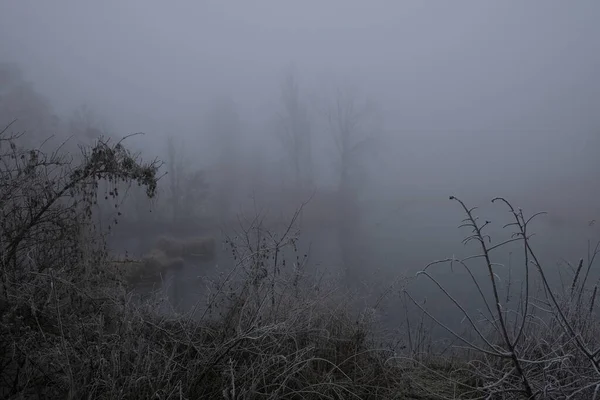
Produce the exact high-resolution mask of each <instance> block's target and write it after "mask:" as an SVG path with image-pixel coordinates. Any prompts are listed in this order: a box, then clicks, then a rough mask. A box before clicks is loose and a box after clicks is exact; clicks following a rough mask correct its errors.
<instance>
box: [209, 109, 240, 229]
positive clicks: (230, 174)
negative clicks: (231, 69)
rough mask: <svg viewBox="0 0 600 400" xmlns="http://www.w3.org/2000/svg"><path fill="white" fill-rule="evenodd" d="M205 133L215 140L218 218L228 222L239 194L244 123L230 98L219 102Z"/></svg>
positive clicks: (214, 172)
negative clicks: (242, 124)
mask: <svg viewBox="0 0 600 400" xmlns="http://www.w3.org/2000/svg"><path fill="white" fill-rule="evenodd" d="M205 129H206V131H207V133H208V135H209V137H210V138H211V139H212V143H213V145H214V154H215V157H216V159H215V160H214V162H215V165H214V167H213V179H212V182H213V183H212V184H211V186H212V187H214V190H213V191H212V193H213V195H214V198H213V200H214V202H215V207H216V214H217V216H218V218H219V220H220V221H221V222H225V221H226V220H227V219H228V218H229V216H230V214H231V211H232V208H233V204H234V200H235V198H236V195H237V194H238V184H239V183H240V182H239V179H240V174H241V171H240V169H241V167H240V160H241V148H240V147H241V139H242V137H241V133H242V130H241V121H240V116H239V114H238V111H237V108H236V105H235V103H234V102H233V100H232V99H231V98H228V97H222V98H220V99H218V100H217V101H216V102H215V104H214V106H213V108H212V109H211V110H210V111H209V113H208V115H207V118H206V128H205Z"/></svg>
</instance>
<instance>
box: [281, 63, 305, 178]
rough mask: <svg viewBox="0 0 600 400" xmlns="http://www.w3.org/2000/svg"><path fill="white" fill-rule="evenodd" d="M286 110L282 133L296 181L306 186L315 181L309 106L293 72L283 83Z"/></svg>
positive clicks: (284, 107)
mask: <svg viewBox="0 0 600 400" xmlns="http://www.w3.org/2000/svg"><path fill="white" fill-rule="evenodd" d="M281 104H282V109H281V111H280V112H279V113H278V133H279V137H280V139H281V143H282V145H283V148H284V150H285V152H286V155H287V157H288V159H289V160H290V163H291V166H292V170H293V174H294V183H295V185H296V187H297V188H299V189H304V188H306V187H307V186H309V185H310V184H311V183H312V178H313V176H312V173H313V171H312V167H313V166H312V148H311V146H312V144H311V125H310V120H309V115H308V109H307V107H306V105H305V104H304V102H303V101H302V99H301V96H300V90H299V85H298V81H297V78H296V77H295V75H294V73H293V72H289V73H288V74H287V75H286V77H285V79H284V81H283V83H282V85H281Z"/></svg>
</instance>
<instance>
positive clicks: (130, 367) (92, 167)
mask: <svg viewBox="0 0 600 400" xmlns="http://www.w3.org/2000/svg"><path fill="white" fill-rule="evenodd" d="M18 139H19V137H18V135H16V136H15V135H10V134H8V129H5V130H3V131H2V137H1V140H0V151H1V154H0V175H1V176H0V177H1V178H2V181H3V185H2V188H1V189H0V201H1V203H0V205H1V206H2V213H3V218H2V225H1V226H0V228H1V232H0V235H1V247H0V251H1V254H0V260H1V264H0V267H1V268H0V272H1V277H2V287H1V292H0V298H1V301H0V315H1V318H0V397H2V398H14V399H17V398H70V399H75V398H106V399H115V398H139V399H148V398H160V399H167V398H181V399H183V398H189V399H192V398H224V399H258V398H272V399H280V398H307V399H310V398H334V399H342V398H344V399H345V398H356V399H369V398H373V399H376V398H393V397H397V396H402V394H403V393H404V394H405V393H406V391H407V390H409V389H410V385H409V384H408V382H409V375H407V373H405V372H403V369H402V368H401V367H400V366H398V365H396V364H394V363H388V360H389V359H390V355H391V351H392V350H391V349H388V350H384V349H382V350H380V349H378V348H377V347H376V346H375V342H374V338H373V337H372V335H371V334H370V325H371V323H372V318H371V316H370V315H369V314H364V313H363V314H361V315H360V316H359V317H358V319H357V318H356V316H353V315H352V314H351V313H349V312H348V310H347V307H345V304H344V302H343V300H344V299H338V298H336V296H335V292H333V291H329V290H327V289H326V287H324V286H322V285H321V286H319V285H316V284H313V283H310V281H308V280H306V279H305V278H304V277H303V267H304V264H305V262H306V259H305V257H303V255H302V256H300V255H298V254H297V250H296V246H295V243H296V241H297V230H296V228H295V222H296V219H297V218H298V215H299V213H300V211H301V209H300V210H299V211H298V212H297V213H295V214H294V216H292V218H291V221H290V222H289V224H288V225H286V226H283V227H281V229H277V231H272V230H269V229H267V228H266V227H265V224H263V222H262V221H263V219H262V217H261V216H260V215H259V216H256V217H255V218H252V219H249V220H241V222H240V229H239V231H238V232H237V235H236V236H235V237H234V238H231V239H230V240H229V241H228V245H229V246H230V249H231V251H232V257H234V259H235V260H236V263H235V268H234V269H233V270H231V271H228V272H227V273H226V274H225V275H223V276H222V277H221V279H220V280H219V281H218V282H214V283H213V284H212V285H211V289H212V290H211V292H210V295H209V296H208V299H207V301H208V302H207V303H206V304H205V303H204V302H203V301H201V300H199V303H198V307H196V308H195V309H194V310H192V311H191V312H190V313H188V314H185V315H178V314H172V315H169V316H165V315H164V313H160V312H159V304H158V300H160V299H157V302H146V303H140V301H139V298H136V297H137V296H135V295H134V294H133V293H129V292H127V291H126V290H125V286H124V284H123V283H124V282H123V281H124V280H123V275H124V274H123V273H122V268H123V265H122V264H119V263H115V262H114V261H115V260H112V259H111V257H110V256H109V254H108V252H107V250H106V248H105V246H104V237H103V233H104V231H103V230H102V229H100V228H99V226H98V224H97V218H96V217H97V215H96V213H95V209H96V208H97V207H98V206H99V203H101V202H102V201H107V200H108V199H110V198H111V197H118V196H121V194H120V193H119V185H120V184H123V183H134V184H139V185H141V186H144V187H145V188H146V193H147V195H148V196H150V197H152V196H154V194H155V190H156V184H157V173H158V170H159V167H160V163H158V162H156V161H155V162H151V163H142V162H141V161H140V160H138V159H137V158H136V157H134V156H133V155H132V154H131V153H130V152H128V151H127V150H126V148H125V147H124V146H123V144H122V143H121V142H119V143H115V144H111V143H110V141H108V140H106V141H105V140H102V139H100V140H98V141H97V143H96V144H95V145H94V146H93V147H90V148H82V153H81V156H80V157H77V158H76V159H69V158H67V157H66V156H65V155H61V154H60V151H55V152H51V153H46V152H43V151H42V150H41V149H28V148H21V147H19V144H18V142H19V141H18ZM59 150H60V149H59ZM102 182H104V183H102ZM101 183H102V184H101ZM103 185H104V186H106V187H107V193H102V190H101V187H102V186H103ZM103 197H104V198H103Z"/></svg>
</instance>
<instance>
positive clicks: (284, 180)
mask: <svg viewBox="0 0 600 400" xmlns="http://www.w3.org/2000/svg"><path fill="white" fill-rule="evenodd" d="M598 15H600V4H599V3H598V2H595V1H591V0H589V1H578V2H576V3H572V2H564V1H554V0H552V1H550V0H548V1H544V2H541V1H538V2H520V1H502V2H476V1H461V2H441V1H438V2H433V1H432V2H422V1H402V2H400V1H391V0H390V1H383V0H382V1H374V2H365V1H358V0H344V1H341V0H332V1H314V0H308V1H302V2H300V1H296V2H291V1H275V0H269V1H267V0H260V1H258V0H257V1H235V2H234V1H173V2H164V1H142V0H130V1H117V0H107V1H102V2H90V1H75V0H72V1H64V0H55V1H51V2H50V1H45V2H42V1H29V0H21V1H4V2H2V3H1V4H0V61H1V62H3V63H10V64H14V65H17V66H18V68H20V70H21V71H22V74H23V77H24V80H26V81H29V82H31V84H32V85H33V88H34V89H35V91H36V92H37V93H39V94H40V96H43V97H45V98H46V99H47V101H48V103H49V104H50V106H51V109H52V112H51V113H52V114H53V115H56V117H57V120H59V121H60V124H58V125H56V126H55V127H53V128H48V126H45V127H44V129H42V130H41V131H39V132H38V133H39V137H40V138H43V137H46V136H50V135H51V134H57V133H59V131H61V130H62V133H63V134H66V135H71V134H75V133H76V132H73V131H72V130H73V126H74V125H73V124H70V125H69V123H68V121H69V120H70V119H71V120H72V119H73V115H74V114H73V113H74V112H75V111H76V110H81V107H82V105H86V106H87V110H91V111H90V113H93V115H95V116H96V117H95V118H96V119H95V120H94V121H96V122H97V126H95V128H98V129H100V130H104V131H108V132H109V133H110V134H112V135H114V136H117V137H122V136H124V135H127V134H130V133H134V132H144V133H145V134H144V135H140V136H135V137H132V138H130V140H129V141H128V143H129V144H130V145H131V146H132V147H134V148H135V149H137V150H140V151H141V152H142V154H143V156H144V157H145V158H153V157H158V158H160V159H162V160H165V168H164V169H165V170H167V171H168V173H169V175H167V176H166V177H165V180H164V187H163V189H164V190H163V192H162V194H161V195H162V200H161V195H159V199H158V200H157V201H158V202H159V204H161V205H158V206H156V207H158V208H157V210H159V211H161V210H162V211H164V212H165V213H167V214H168V213H169V211H168V210H167V209H168V208H169V207H170V205H169V204H171V203H169V200H168V199H169V197H168V196H169V194H168V193H167V192H168V182H169V179H170V177H171V176H174V175H173V171H171V170H173V169H177V168H179V169H181V170H182V171H183V169H184V168H188V169H190V170H194V171H195V170H198V171H202V173H203V174H205V175H206V176H207V178H206V180H208V181H210V183H209V184H208V187H209V189H208V191H209V192H210V193H211V194H210V195H209V197H210V196H217V197H218V199H220V200H216V203H218V207H217V206H210V205H207V206H206V207H204V206H202V207H201V208H202V210H204V211H202V210H201V211H198V215H199V216H198V218H205V219H206V218H208V219H210V218H212V217H215V216H216V215H217V214H218V215H219V221H220V222H221V223H223V221H234V220H235V218H234V216H235V215H236V213H238V212H241V210H242V209H243V210H244V211H245V212H248V210H251V209H253V207H252V204H254V207H256V202H257V201H258V200H257V198H258V199H260V201H258V202H259V203H260V207H259V208H261V209H265V210H267V209H269V210H271V209H273V210H285V211H286V212H287V213H288V214H287V215H289V213H290V212H292V211H293V209H294V208H296V207H298V206H299V205H300V204H301V203H302V201H304V200H306V199H308V198H310V196H311V194H312V193H317V194H318V193H333V192H335V193H338V194H340V193H342V194H343V195H346V194H351V195H352V200H348V199H347V198H346V197H344V199H345V200H343V201H342V200H340V198H336V199H337V200H335V201H334V203H336V206H332V205H331V204H330V205H329V206H327V205H321V206H320V207H322V208H323V209H324V211H321V214H319V213H318V212H317V211H315V216H314V217H313V218H314V220H317V221H322V220H323V219H324V218H323V217H324V216H325V215H329V214H331V213H332V210H333V209H334V208H335V209H342V215H343V216H344V217H342V221H340V220H335V221H333V222H332V224H331V226H333V227H334V228H337V229H338V230H337V231H334V233H330V232H329V231H328V230H327V229H325V228H322V227H321V225H319V224H316V223H314V221H313V224H312V225H311V224H310V223H307V225H306V226H305V228H306V229H303V230H302V232H301V237H302V238H303V240H304V242H303V243H304V244H305V246H306V248H308V246H309V245H308V244H309V243H312V244H311V245H310V249H311V256H310V263H311V264H314V265H315V266H320V267H322V268H324V269H327V268H332V269H336V268H338V269H344V268H345V267H344V266H343V264H347V263H349V262H352V263H355V264H356V265H358V267H355V269H358V270H359V271H360V277H357V278H355V279H356V280H358V281H361V282H362V281H365V280H368V279H367V278H372V279H373V280H376V278H377V277H378V278H377V279H380V281H383V282H389V281H390V279H392V278H393V277H396V276H400V275H402V274H406V275H410V276H412V275H414V272H415V271H417V270H419V269H421V268H423V267H424V266H425V265H426V264H427V263H428V262H429V261H432V260H434V259H436V258H441V257H447V256H452V254H455V253H461V252H467V253H468V250H464V248H463V246H462V244H461V243H460V239H461V238H462V237H463V236H464V233H465V232H464V230H463V231H460V230H457V229H456V227H457V226H458V225H460V221H461V220H462V218H463V215H462V213H461V209H460V207H458V206H457V204H456V203H452V202H450V201H449V200H448V197H449V196H450V195H455V196H458V197H459V198H461V199H462V200H464V201H466V202H467V203H468V204H469V205H470V206H475V205H477V206H484V207H482V209H481V212H482V213H488V215H489V216H488V217H483V216H482V218H483V219H485V218H490V219H492V220H493V222H495V221H498V220H499V221H498V222H497V224H498V225H499V227H498V229H500V227H501V226H502V225H503V224H504V223H506V222H510V221H506V220H503V219H502V218H505V217H506V215H505V213H504V214H503V212H504V210H503V209H502V208H501V207H500V211H497V210H498V206H497V205H495V206H492V205H490V204H489V200H491V199H492V198H493V197H496V196H505V197H507V198H508V199H513V200H514V201H515V202H516V205H517V206H519V207H521V206H522V207H523V208H524V209H525V210H526V211H527V212H528V213H530V214H531V213H534V212H537V211H548V212H549V213H550V215H549V216H546V217H541V218H540V222H538V225H536V226H535V228H533V229H534V230H536V231H537V232H538V236H537V239H536V240H538V241H539V244H540V245H541V247H542V248H541V252H544V254H545V257H546V260H548V262H549V263H550V264H551V266H552V267H554V262H555V261H556V260H557V259H558V258H559V257H564V258H567V259H569V260H571V261H573V262H575V263H576V261H577V259H578V258H579V257H583V256H585V254H582V252H583V253H585V251H586V246H587V239H589V238H592V239H593V238H595V235H597V231H596V230H595V229H596V228H594V227H589V226H588V224H587V222H588V221H590V220H593V219H595V218H600V203H598V201H597V199H598V194H600V186H599V185H600V183H599V181H598V172H599V171H600V161H599V160H600V159H599V158H598V155H597V150H598V145H599V144H600V114H599V113H598V104H600V79H598V76H597V75H598V74H597V71H598V70H599V67H600V39H599V38H600V26H599V25H598V24H597V16H598ZM288 76H292V77H293V83H292V84H289V85H288V86H285V85H286V82H288V83H289V82H290V81H286V77H288ZM0 85H1V83H0ZM286 87H287V88H288V89H289V90H288V92H285V90H286V89H285V88H286ZM282 88H283V89H282ZM290 88H297V90H298V97H297V98H298V99H300V100H299V101H300V102H301V106H298V107H296V108H294V109H295V110H296V114H295V115H296V117H290V118H291V120H293V122H291V123H290V124H291V125H293V126H299V125H302V124H305V125H302V128H301V129H303V132H304V133H303V135H304V136H303V137H308V136H309V135H308V132H309V133H310V142H307V143H303V144H298V143H296V142H294V143H296V144H295V145H289V142H285V141H282V134H284V132H287V130H286V129H291V130H292V131H294V128H293V127H291V126H287V125H286V126H283V125H282V124H287V123H288V122H289V121H288V120H287V119H285V114H286V108H285V104H286V103H285V97H284V98H283V99H282V90H283V92H284V95H285V93H287V94H288V95H289V94H290V93H291V92H294V90H295V89H290ZM0 89H1V86H0ZM290 91H291V92H290ZM0 93H2V92H0ZM290 98H292V99H293V98H295V97H294V96H293V95H291V97H288V99H290ZM7 101H8V100H7ZM294 101H295V100H289V102H288V103H287V104H288V105H289V104H296V103H294ZM3 104H6V102H5V103H3ZM340 104H341V108H340ZM290 107H291V106H290ZM25 108H26V107H25ZM292 108H293V107H292ZM289 109H290V108H289V107H288V109H287V111H289ZM341 109H342V111H343V112H340V110H341ZM348 110H350V111H348ZM18 111H19V112H21V111H23V108H22V109H20V110H18ZM344 113H346V114H344ZM23 115H25V117H20V118H19V121H17V122H18V123H22V124H23V125H22V126H20V128H21V129H22V130H26V131H32V132H33V130H34V129H33V128H31V127H30V125H28V120H27V115H29V116H30V115H31V113H30V114H27V112H25V114H23ZM90 115H91V114H90ZM282 115H283V117H282ZM348 115H350V117H348ZM1 116H2V118H3V120H1V121H0V125H5V124H7V123H9V122H10V121H11V120H12V119H13V118H17V116H14V115H12V114H11V113H10V112H7V111H5V110H3V111H2V113H1ZM344 116H346V117H344ZM294 118H301V121H300V122H299V120H298V119H294ZM302 118H303V119H302ZM344 118H346V119H344ZM286 121H288V122H286ZM344 123H346V125H348V124H350V125H352V127H353V129H354V131H353V134H356V135H357V136H356V137H354V138H353V139H352V140H355V143H350V144H348V146H350V147H352V148H354V146H358V145H359V144H362V143H367V144H368V146H366V147H367V148H366V149H365V150H364V151H362V150H361V151H360V152H359V153H360V154H359V156H356V157H355V158H354V159H353V161H352V163H351V164H352V165H351V166H350V164H348V168H346V169H344V168H345V167H341V169H342V170H344V171H346V170H347V171H346V172H341V174H340V160H341V159H343V157H341V158H340V156H339V154H338V151H339V149H340V148H341V147H344V146H343V145H340V140H341V139H340V138H341V137H342V136H343V132H344V129H343V127H342V125H344ZM15 126H17V125H15ZM69 127H70V128H69ZM336 129H338V131H336ZM336 132H337V133H336ZM34 133H35V132H34ZM336 135H337V136H336ZM292 136H293V134H292ZM168 138H171V143H172V144H173V147H172V151H173V152H177V153H176V154H177V156H176V157H175V158H176V159H177V160H178V162H172V163H169V162H168V159H169V150H168V145H167V140H168ZM336 138H337V140H338V141H337V142H336ZM365 139H368V140H367V141H364V140H365ZM285 143H288V144H287V145H286V144H285ZM286 146H287V147H286ZM294 146H295V147H294ZM303 146H305V147H303ZM336 146H338V147H336ZM340 146H341V147H340ZM294 149H295V150H294ZM294 151H295V153H294ZM343 153H344V152H343V151H342V152H341V153H340V154H343ZM295 157H296V158H295ZM180 164H181V166H178V165H180ZM216 165H221V166H223V165H224V166H226V168H225V169H226V170H227V171H229V172H228V173H225V175H219V173H217V174H214V175H211V171H213V170H215V168H216V167H215V166H216ZM181 173H182V174H183V172H181ZM186 176H187V175H186ZM188 178H189V177H188ZM188 178H186V179H188ZM189 179H192V178H189ZM198 179H200V178H198ZM342 181H343V182H342ZM198 182H199V181H198V180H188V181H187V183H186V184H184V186H185V187H188V188H189V187H196V186H194V185H200V183H198ZM215 193H218V195H217V194H215ZM257 193H258V194H257ZM251 195H253V196H254V197H252V199H254V200H253V201H254V203H253V202H252V201H251V200H249V199H250V196H251ZM182 196H183V195H182ZM190 196H192V195H191V194H190ZM219 196H220V197H219ZM315 196H316V198H315V201H317V202H318V201H319V199H318V195H315ZM190 199H192V198H191V197H190ZM190 199H188V200H189V201H191V202H194V201H195V200H190ZM224 199H225V200H226V202H227V203H228V204H230V206H229V208H227V207H225V206H224V205H223V204H225V203H224V202H225V200H224ZM326 200H327V198H325V200H321V201H323V202H325V203H322V204H328V203H326ZM132 201H133V200H132ZM140 201H141V200H140ZM161 201H163V202H162V203H161ZM183 201H184V200H182V202H183ZM140 204H141V203H140ZM143 204H144V206H143V207H142V206H140V205H139V204H137V205H136V206H134V209H135V208H137V209H141V208H145V207H146V203H143ZM207 204H212V203H210V201H209V200H207ZM309 204H310V203H309ZM317 204H321V203H317ZM182 207H183V206H182ZM315 207H317V206H315ZM163 209H164V210H163ZM183 213H184V214H185V212H183ZM155 214H156V212H155ZM355 214H359V215H360V217H361V218H360V221H359V220H358V219H355V218H350V217H349V216H350V215H352V216H354V215H355ZM187 216H188V217H189V215H187ZM143 218H146V217H143ZM148 218H150V217H148ZM153 218H154V217H153ZM215 218H216V217H215ZM494 218H496V219H495V220H494ZM221 225H222V224H221ZM132 226H133V225H132ZM136 229H141V228H136ZM136 229H132V230H130V231H128V233H127V235H128V236H129V237H133V236H136V232H137V231H136ZM340 231H341V232H343V234H340V233H339V232H340ZM336 232H337V233H336ZM350 232H351V233H350ZM140 235H141V233H140ZM220 262H221V264H222V263H223V262H224V261H220ZM346 267H347V266H346ZM382 271H383V272H382ZM180 290H184V289H180Z"/></svg>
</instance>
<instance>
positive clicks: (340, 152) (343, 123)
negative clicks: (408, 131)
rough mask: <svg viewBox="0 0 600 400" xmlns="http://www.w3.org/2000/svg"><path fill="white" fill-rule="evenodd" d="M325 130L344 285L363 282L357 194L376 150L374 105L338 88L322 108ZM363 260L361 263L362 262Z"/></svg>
mask: <svg viewBox="0 0 600 400" xmlns="http://www.w3.org/2000/svg"><path fill="white" fill-rule="evenodd" d="M325 116H326V121H327V127H328V130H329V132H330V134H331V137H332V139H333V144H334V147H335V154H336V156H337V157H336V160H335V161H336V167H337V172H338V174H339V175H338V176H339V178H338V179H339V180H338V186H337V209H336V212H337V213H338V215H337V221H338V229H339V231H338V232H339V234H338V237H339V242H340V246H341V250H342V261H343V264H344V268H345V271H346V279H347V284H348V285H349V286H353V285H356V284H357V283H358V282H360V281H361V280H362V278H361V277H360V276H359V273H360V272H361V271H363V269H364V263H366V262H368V261H369V256H368V255H367V252H368V246H364V243H365V238H364V237H362V234H361V232H362V230H361V212H360V207H359V194H360V188H361V184H362V183H363V182H362V180H363V179H364V177H365V172H366V165H365V164H366V163H367V161H369V160H368V155H369V151H371V150H374V149H375V145H376V142H377V138H378V133H379V131H380V126H379V122H380V120H379V116H378V113H377V109H376V107H375V105H374V104H373V103H372V102H370V101H369V100H361V99H360V98H359V96H358V94H357V92H356V91H355V90H353V89H352V88H349V87H344V88H337V89H336V90H335V91H334V95H333V98H332V100H331V101H330V102H329V103H328V105H327V106H326V107H325ZM363 260H364V261H363Z"/></svg>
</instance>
